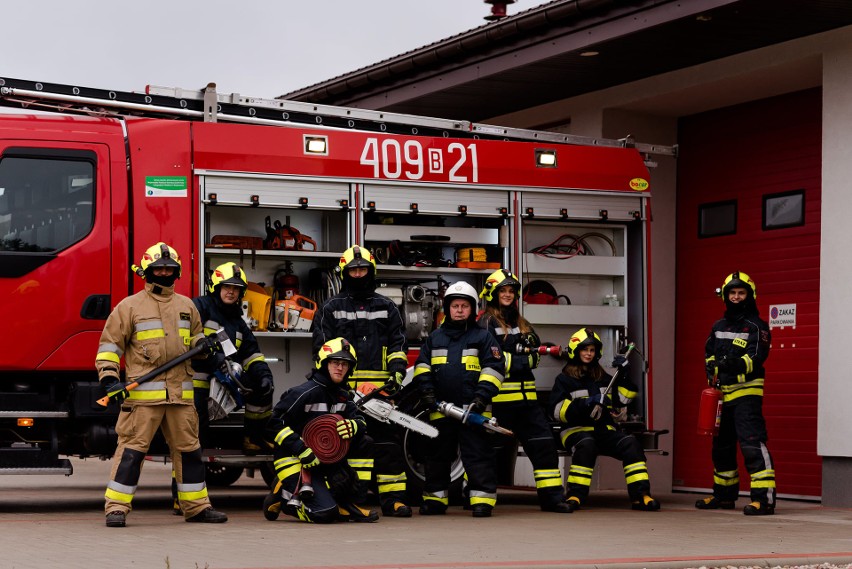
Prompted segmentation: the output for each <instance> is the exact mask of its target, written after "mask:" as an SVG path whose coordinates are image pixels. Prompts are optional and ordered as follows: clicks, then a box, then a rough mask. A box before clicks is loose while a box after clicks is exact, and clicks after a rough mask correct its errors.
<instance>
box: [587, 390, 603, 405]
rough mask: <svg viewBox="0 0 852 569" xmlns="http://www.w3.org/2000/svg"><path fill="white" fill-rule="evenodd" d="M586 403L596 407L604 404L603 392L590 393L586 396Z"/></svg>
mask: <svg viewBox="0 0 852 569" xmlns="http://www.w3.org/2000/svg"><path fill="white" fill-rule="evenodd" d="M586 405H587V406H589V407H594V406H595V405H603V394H601V393H596V394H594V395H589V396H588V397H586Z"/></svg>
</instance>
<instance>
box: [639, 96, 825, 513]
mask: <svg viewBox="0 0 852 569" xmlns="http://www.w3.org/2000/svg"><path fill="white" fill-rule="evenodd" d="M679 141H680V149H681V154H680V158H679V160H678V169H679V172H678V206H677V212H678V216H677V217H678V229H677V239H678V241H677V277H676V284H677V286H676V291H677V317H676V326H677V334H676V338H677V339H676V342H677V345H676V354H677V362H676V364H675V366H676V367H675V372H676V378H677V379H676V382H675V385H676V388H675V404H676V408H675V432H674V435H675V436H674V451H675V452H674V486H675V487H676V488H683V489H687V488H692V489H695V488H710V487H711V486H712V468H713V467H712V463H711V461H710V442H711V440H710V438H709V437H703V436H698V435H696V412H697V408H698V398H699V393H700V392H701V390H702V389H704V387H706V380H705V378H704V369H703V357H704V342H705V340H706V338H707V334H708V333H709V330H710V327H711V325H712V323H713V322H714V321H715V320H716V319H718V318H720V317H721V315H722V312H723V310H724V304H723V303H722V301H721V300H720V299H719V298H718V297H716V296H715V295H714V289H715V288H716V287H719V286H721V284H722V280H723V278H724V277H725V275H727V274H730V273H731V272H733V271H735V270H739V271H744V272H746V273H748V274H749V275H750V276H751V277H752V278H753V279H754V280H755V282H756V284H757V293H758V296H757V304H758V308H759V309H760V312H761V317H762V318H763V319H764V320H767V321H770V316H771V315H770V312H771V308H772V307H774V308H775V310H774V311H772V313H773V314H774V315H775V316H776V323H779V324H780V323H781V322H782V321H784V316H785V315H787V316H789V315H790V314H795V317H794V318H792V319H790V318H789V317H788V318H787V320H786V322H787V325H785V326H783V327H779V326H776V327H773V328H772V348H771V351H770V355H769V359H768V360H767V362H766V388H765V398H764V415H765V416H766V420H767V428H768V431H769V445H768V446H769V449H770V451H771V452H772V454H773V458H774V460H775V469H776V479H777V484H778V492H779V494H780V495H782V496H784V495H787V496H809V497H815V496H819V495H820V494H821V477H822V469H821V460H820V458H819V456H817V453H816V435H817V422H816V414H817V349H818V333H819V322H818V315H819V261H820V249H819V238H820V170H821V91H820V90H818V89H815V90H808V91H803V92H799V93H794V94H790V95H785V96H781V97H776V98H772V99H766V100H762V101H757V102H753V103H748V104H744V105H740V106H736V107H731V108H726V109H722V110H718V111H712V112H708V113H704V114H701V115H696V116H691V117H687V118H684V119H682V120H681V123H680V133H679ZM655 284H656V285H657V286H660V284H661V283H655ZM791 309H792V311H793V312H791ZM793 322H795V324H793ZM740 462H742V458H741V457H740ZM740 480H741V482H742V489H743V490H747V489H748V475H747V474H746V473H745V471H744V470H742V469H741V472H740Z"/></svg>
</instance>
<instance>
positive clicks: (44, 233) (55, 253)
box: [0, 117, 127, 370]
mask: <svg viewBox="0 0 852 569" xmlns="http://www.w3.org/2000/svg"><path fill="white" fill-rule="evenodd" d="M63 119H64V120H65V121H66V123H68V120H67V117H63ZM26 120H29V121H30V123H33V124H32V125H30V130H27V129H26V128H24V129H19V128H16V126H17V122H24V121H26ZM35 123H36V119H33V118H32V117H30V118H27V117H23V118H17V119H16V118H11V119H10V118H8V117H7V118H6V119H5V120H4V121H3V126H2V127H0V297H2V298H3V301H2V305H3V307H4V308H5V310H4V311H3V312H4V314H5V315H6V316H7V318H10V319H11V320H9V326H8V333H9V334H10V336H9V338H11V337H12V336H14V335H18V336H20V335H24V337H26V338H28V341H26V342H23V343H20V342H19V344H18V348H16V349H14V350H12V349H9V350H4V351H3V355H2V356H0V368H2V369H5V370H12V369H17V370H34V369H43V370H44V369H59V370H71V369H89V370H90V369H93V364H94V357H95V354H96V351H97V341H98V337H99V336H100V331H101V329H102V328H103V320H104V319H105V318H106V315H108V314H109V310H110V309H111V305H110V300H111V298H112V295H114V294H115V293H116V290H115V282H116V281H115V279H114V278H113V276H112V274H111V271H110V267H111V266H112V264H113V258H112V254H113V242H114V241H117V242H118V244H119V245H120V244H121V242H120V239H119V237H118V236H117V235H116V234H115V233H114V232H113V225H112V221H113V207H114V203H113V198H112V195H111V191H110V190H111V185H110V184H111V174H112V171H111V166H112V163H111V161H110V155H111V153H110V148H109V143H110V142H112V143H115V144H116V145H120V144H121V143H122V139H121V132H120V129H119V127H118V126H117V125H115V126H111V125H109V124H107V123H106V122H103V123H100V122H95V121H88V122H86V121H80V124H76V125H72V126H67V125H66V124H65V123H61V122H60V121H58V120H55V119H54V120H53V121H52V122H51V121H50V120H49V119H44V121H43V122H38V125H37V126H41V127H42V128H40V129H39V128H37V127H36V124H35ZM27 124H29V123H27ZM45 125H48V126H45ZM74 126H76V127H77V129H76V130H74V128H73V127H74ZM42 137H43V138H42ZM118 148H121V146H118ZM117 164H118V165H119V166H123V160H121V159H120V158H119V159H118V162H117ZM120 172H121V171H120V170H119V173H120ZM121 201H122V199H121V194H120V193H119V195H118V197H117V198H116V203H121ZM126 280H127V277H126V274H125V273H122V275H121V279H120V281H119V282H126ZM118 293H119V294H121V295H123V294H125V292H124V291H123V290H118Z"/></svg>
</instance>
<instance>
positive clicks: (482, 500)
mask: <svg viewBox="0 0 852 569" xmlns="http://www.w3.org/2000/svg"><path fill="white" fill-rule="evenodd" d="M477 504H486V505H488V506H491V507H492V508H493V507H494V506H495V504H497V498H486V497H485V496H475V497H474V496H471V497H470V505H471V506H475V505H477Z"/></svg>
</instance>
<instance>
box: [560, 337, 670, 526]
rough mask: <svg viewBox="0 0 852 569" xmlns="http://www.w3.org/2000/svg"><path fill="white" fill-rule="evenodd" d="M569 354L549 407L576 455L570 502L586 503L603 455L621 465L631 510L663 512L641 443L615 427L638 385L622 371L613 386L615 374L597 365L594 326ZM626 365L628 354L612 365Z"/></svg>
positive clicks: (573, 342)
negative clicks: (656, 497) (654, 495)
mask: <svg viewBox="0 0 852 569" xmlns="http://www.w3.org/2000/svg"><path fill="white" fill-rule="evenodd" d="M566 355H567V358H568V364H567V365H566V366H565V367H564V368H563V369H562V373H560V374H559V375H558V376H557V377H556V382H555V383H554V385H553V391H551V393H550V408H551V409H553V417H554V419H556V420H557V421H559V422H560V423H561V424H562V426H563V430H562V433H561V434H560V438H561V440H562V444H563V445H565V448H566V449H570V450H571V451H572V457H571V468H570V469H569V471H568V500H567V504H568V505H569V506H571V507H572V508H573V509H575V510H576V509H579V508H580V506H581V505H582V504H584V503H585V502H586V499H587V498H588V497H589V487H590V486H591V483H592V474H593V473H594V471H595V462H597V459H598V455H604V456H611V457H613V458H615V459H617V460H620V461H621V462H622V465H623V467H624V480H625V482H627V493H628V494H629V495H630V500H631V507H632V509H634V510H641V511H654V510H659V509H660V503H659V502H658V501H657V500H655V499H654V498H652V497H651V482H650V478H649V477H648V465H647V463H646V460H645V451H644V449H643V448H642V444H641V443H640V442H639V439H637V438H636V437H635V436H633V435H631V434H628V433H624V432H622V431H619V430H618V429H617V428H616V423H615V417H618V416H623V415H625V414H626V409H627V405H628V403H630V401H631V400H632V399H633V398H634V397H636V392H637V388H636V386H635V385H634V384H633V383H632V382H631V381H629V380H628V379H627V377H626V374H625V373H623V372H622V373H620V374H618V377H617V378H616V381H615V382H614V383H613V384H612V385H610V384H611V380H612V376H610V375H609V374H608V373H606V372H605V371H604V369H603V367H601V365H600V363H599V362H600V359H601V357H602V356H603V342H601V339H600V336H598V335H597V334H596V333H595V332H594V331H592V330H591V329H590V328H582V329H580V330H577V331H576V332H574V333H573V334H572V335H571V339H570V340H569V341H568V346H567V353H566ZM626 366H627V359H626V358H625V357H624V356H616V357H615V359H614V360H613V362H612V367H616V368H620V367H626ZM609 388H611V390H612V391H611V392H608V389H609Z"/></svg>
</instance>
